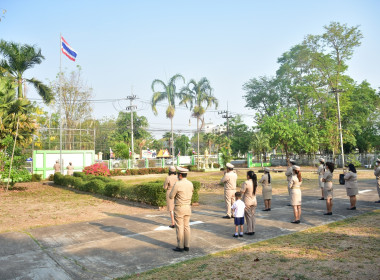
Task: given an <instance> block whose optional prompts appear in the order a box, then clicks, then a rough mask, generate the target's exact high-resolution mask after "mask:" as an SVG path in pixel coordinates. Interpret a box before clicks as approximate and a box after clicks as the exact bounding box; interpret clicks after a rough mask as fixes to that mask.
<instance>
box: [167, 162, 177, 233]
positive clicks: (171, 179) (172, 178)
mask: <svg viewBox="0 0 380 280" xmlns="http://www.w3.org/2000/svg"><path fill="white" fill-rule="evenodd" d="M177 181H178V179H177V175H176V172H175V167H174V166H170V167H169V174H168V176H167V177H166V179H165V182H164V189H165V190H166V207H167V210H168V211H169V213H170V220H171V224H170V226H169V227H170V228H175V221H174V199H170V198H169V194H170V192H171V191H172V188H173V186H174V184H175V183H176V182H177Z"/></svg>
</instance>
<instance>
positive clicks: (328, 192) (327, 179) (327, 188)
mask: <svg viewBox="0 0 380 280" xmlns="http://www.w3.org/2000/svg"><path fill="white" fill-rule="evenodd" d="M326 167H327V169H326V171H325V174H324V175H323V179H322V182H323V183H325V184H324V188H323V195H324V198H325V200H326V208H327V212H326V213H324V214H323V215H332V207H333V202H332V200H333V183H332V179H333V172H334V163H332V162H327V163H326Z"/></svg>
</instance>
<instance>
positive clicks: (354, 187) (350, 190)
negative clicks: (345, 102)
mask: <svg viewBox="0 0 380 280" xmlns="http://www.w3.org/2000/svg"><path fill="white" fill-rule="evenodd" d="M344 181H345V183H344V184H345V185H346V191H347V195H348V196H349V197H350V207H349V208H347V210H356V195H357V194H358V180H357V175H356V168H355V166H354V165H353V164H352V163H350V164H349V165H348V172H346V173H344Z"/></svg>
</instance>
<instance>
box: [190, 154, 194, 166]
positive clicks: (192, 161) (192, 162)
mask: <svg viewBox="0 0 380 280" xmlns="http://www.w3.org/2000/svg"><path fill="white" fill-rule="evenodd" d="M191 165H195V156H194V155H192V156H191Z"/></svg>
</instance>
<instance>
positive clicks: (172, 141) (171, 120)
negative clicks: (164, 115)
mask: <svg viewBox="0 0 380 280" xmlns="http://www.w3.org/2000/svg"><path fill="white" fill-rule="evenodd" d="M170 127H171V131H172V140H171V146H172V161H173V162H172V165H174V145H173V143H174V134H173V117H171V118H170Z"/></svg>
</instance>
